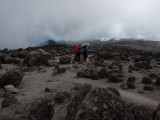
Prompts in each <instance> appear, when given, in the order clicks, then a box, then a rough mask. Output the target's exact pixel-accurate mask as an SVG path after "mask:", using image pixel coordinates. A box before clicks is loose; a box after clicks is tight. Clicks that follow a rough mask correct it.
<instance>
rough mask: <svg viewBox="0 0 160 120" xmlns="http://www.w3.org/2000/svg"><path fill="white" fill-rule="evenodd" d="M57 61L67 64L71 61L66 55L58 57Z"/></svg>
mask: <svg viewBox="0 0 160 120" xmlns="http://www.w3.org/2000/svg"><path fill="white" fill-rule="evenodd" d="M59 61H60V63H61V64H68V63H70V62H71V57H70V56H68V55H65V56H62V57H61V58H59Z"/></svg>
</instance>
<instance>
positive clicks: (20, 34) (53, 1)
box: [0, 0, 160, 49]
mask: <svg viewBox="0 0 160 120" xmlns="http://www.w3.org/2000/svg"><path fill="white" fill-rule="evenodd" d="M159 11H160V1H159V0H0V49H3V48H6V47H7V48H10V49H13V48H19V47H28V46H31V45H34V44H38V43H41V42H42V41H44V40H45V39H47V38H48V39H55V40H84V39H95V38H103V37H106V38H111V37H113V38H143V39H150V40H160V32H159V31H160V14H159Z"/></svg>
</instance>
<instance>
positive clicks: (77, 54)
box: [74, 45, 81, 61]
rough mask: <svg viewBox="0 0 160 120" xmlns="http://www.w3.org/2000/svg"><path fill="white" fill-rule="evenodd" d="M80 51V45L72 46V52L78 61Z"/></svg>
mask: <svg viewBox="0 0 160 120" xmlns="http://www.w3.org/2000/svg"><path fill="white" fill-rule="evenodd" d="M80 51H81V50H80V46H79V45H76V46H75V48H74V52H75V54H76V58H75V60H76V61H80Z"/></svg>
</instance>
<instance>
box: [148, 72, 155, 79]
mask: <svg viewBox="0 0 160 120" xmlns="http://www.w3.org/2000/svg"><path fill="white" fill-rule="evenodd" d="M149 77H150V78H156V77H157V75H156V74H155V73H150V74H149Z"/></svg>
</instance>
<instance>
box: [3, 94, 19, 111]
mask: <svg viewBox="0 0 160 120" xmlns="http://www.w3.org/2000/svg"><path fill="white" fill-rule="evenodd" d="M17 102H18V99H17V98H16V97H15V96H14V95H12V94H8V95H7V96H6V97H5V99H4V100H3V101H2V102H1V105H2V108H6V107H9V106H10V105H13V104H15V103H17Z"/></svg>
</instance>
